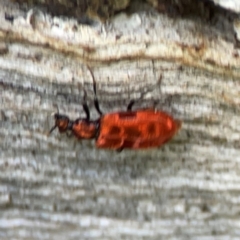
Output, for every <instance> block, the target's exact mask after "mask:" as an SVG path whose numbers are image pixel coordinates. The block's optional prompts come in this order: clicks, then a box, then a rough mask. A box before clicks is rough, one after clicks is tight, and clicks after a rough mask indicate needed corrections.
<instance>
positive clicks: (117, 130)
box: [50, 69, 181, 150]
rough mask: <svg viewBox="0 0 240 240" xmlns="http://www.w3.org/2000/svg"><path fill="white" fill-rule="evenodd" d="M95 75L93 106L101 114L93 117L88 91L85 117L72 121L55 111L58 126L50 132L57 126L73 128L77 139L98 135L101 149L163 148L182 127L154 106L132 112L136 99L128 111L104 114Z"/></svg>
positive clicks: (97, 142)
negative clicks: (100, 105)
mask: <svg viewBox="0 0 240 240" xmlns="http://www.w3.org/2000/svg"><path fill="white" fill-rule="evenodd" d="M89 70H90V69H89ZM90 72H91V70H90ZM91 74H92V72H91ZM92 77H93V84H94V85H93V87H94V93H95V99H94V105H95V108H96V110H97V112H98V113H99V115H100V117H99V118H98V119H97V120H94V121H93V120H90V112H89V109H88V106H87V104H86V102H85V97H86V93H85V96H84V102H83V109H84V111H85V113H86V118H78V119H76V120H75V121H72V120H70V119H69V118H68V116H66V115H61V114H59V113H55V114H54V118H55V125H54V126H53V127H52V129H51V130H50V133H51V132H52V131H53V130H54V129H55V128H58V129H59V132H61V133H62V132H67V131H70V132H71V133H72V134H73V135H74V136H75V137H77V138H78V139H93V138H95V140H96V146H97V147H98V148H107V149H116V150H122V149H124V148H130V149H145V148H153V147H160V146H161V145H163V144H164V143H166V142H167V141H169V140H170V139H171V138H172V137H173V136H174V135H175V134H176V132H177V131H178V130H179V129H180V127H181V121H179V120H175V119H174V118H173V117H172V116H170V115H169V114H167V113H166V112H162V111H157V110H155V109H153V108H149V109H139V110H136V111H132V106H133V104H134V101H133V100H132V101H130V103H129V104H128V107H127V111H124V112H114V113H108V114H103V113H102V112H101V110H100V108H99V103H98V100H97V97H96V82H95V79H94V76H93V74H92Z"/></svg>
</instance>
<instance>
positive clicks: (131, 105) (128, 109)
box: [127, 100, 135, 111]
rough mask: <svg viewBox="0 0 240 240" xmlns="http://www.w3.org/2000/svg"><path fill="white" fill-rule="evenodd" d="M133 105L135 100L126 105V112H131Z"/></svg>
mask: <svg viewBox="0 0 240 240" xmlns="http://www.w3.org/2000/svg"><path fill="white" fill-rule="evenodd" d="M134 103H135V100H131V101H130V102H129V104H128V105H127V111H132V107H133V105H134Z"/></svg>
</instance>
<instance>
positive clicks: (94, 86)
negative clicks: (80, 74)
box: [87, 65, 103, 116]
mask: <svg viewBox="0 0 240 240" xmlns="http://www.w3.org/2000/svg"><path fill="white" fill-rule="evenodd" d="M87 68H88V70H89V72H90V74H91V76H92V80H93V91H94V106H95V108H96V110H97V112H98V113H99V115H100V116H101V115H102V114H103V113H102V111H101V110H100V107H99V102H98V99H97V87H96V80H95V78H94V75H93V72H92V70H91V68H90V67H89V66H88V65H87Z"/></svg>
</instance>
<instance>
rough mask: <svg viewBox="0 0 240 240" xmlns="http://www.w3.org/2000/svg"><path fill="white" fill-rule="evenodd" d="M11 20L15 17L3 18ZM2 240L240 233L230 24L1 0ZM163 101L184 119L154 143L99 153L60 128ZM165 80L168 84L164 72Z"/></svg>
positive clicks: (235, 59) (239, 88)
mask: <svg viewBox="0 0 240 240" xmlns="http://www.w3.org/2000/svg"><path fill="white" fill-rule="evenodd" d="M5 12H7V13H8V14H10V15H13V16H14V20H13V21H12V22H11V21H9V20H6V19H5V18H4V13H5ZM0 22H1V25H0V36H1V39H0V41H1V43H0V54H1V55H0V92H1V95H0V110H1V111H0V113H1V114H0V121H1V122H0V124H1V125H0V148H1V152H0V206H1V209H0V238H1V239H3V240H4V239H234V238H236V239H237V238H238V237H239V231H240V228H239V211H240V205H239V202H240V200H239V193H240V184H239V183H240V177H239V176H238V175H239V172H240V167H239V162H240V157H239V156H240V151H239V131H240V128H239V126H240V117H239V103H240V94H239V93H240V85H239V78H240V74H239V72H240V71H239V66H240V60H239V53H240V52H239V49H238V48H237V46H236V40H235V36H234V32H233V22H232V21H230V20H229V18H225V17H224V16H219V20H218V22H216V23H215V24H214V25H208V24H207V23H204V22H201V21H200V20H199V19H180V18H179V19H172V18H169V17H168V16H166V15H159V14H158V13H155V12H152V13H144V12H142V13H136V14H134V15H132V16H126V15H124V14H121V15H119V16H117V17H116V18H115V19H113V20H112V22H110V23H108V24H105V25H102V24H96V25H94V26H87V25H78V23H77V22H76V21H75V20H73V19H63V18H60V17H50V16H49V15H47V14H46V13H43V12H41V11H39V10H31V11H30V12H27V13H25V12H22V11H21V10H19V9H18V8H17V6H16V5H11V4H10V3H8V2H7V1H0ZM87 65H89V66H90V67H91V68H92V69H93V72H94V75H95V78H96V81H97V93H98V97H99V100H100V104H101V107H102V109H103V111H104V112H109V111H115V110H116V111H117V110H124V109H125V108H126V105H127V103H128V102H129V100H130V99H133V98H134V99H138V98H139V97H140V96H141V93H143V92H144V93H145V94H144V99H143V100H141V102H139V103H138V104H136V108H138V107H146V106H151V104H152V103H153V101H155V102H156V101H157V102H158V105H157V107H158V108H159V109H163V110H165V111H168V112H169V113H170V114H172V115H173V116H174V117H175V118H178V119H181V120H182V121H183V127H182V129H181V130H180V132H179V133H178V134H177V135H176V136H175V137H174V139H173V140H172V141H171V142H169V143H168V144H166V145H164V146H163V147H161V148H159V149H152V150H147V151H131V150H126V151H123V152H121V153H116V152H115V151H110V150H99V149H96V148H95V146H94V141H78V140H76V139H74V138H68V137H67V136H65V135H60V134H59V133H58V132H54V133H53V134H52V135H50V136H48V135H47V133H48V131H49V129H50V128H51V126H52V125H53V124H54V122H53V119H52V117H51V113H52V112H54V111H56V106H58V108H59V111H60V112H61V113H64V114H68V115H69V116H70V117H71V118H73V119H74V118H77V117H80V116H84V114H83V110H82V106H81V102H82V97H83V87H84V88H85V89H86V91H87V95H88V102H89V106H90V110H91V114H92V118H93V119H95V118H97V113H96V111H94V107H93V91H92V79H91V76H90V74H89V72H88V70H87V67H86V66H87ZM160 76H162V79H161V82H160V81H159V77H160Z"/></svg>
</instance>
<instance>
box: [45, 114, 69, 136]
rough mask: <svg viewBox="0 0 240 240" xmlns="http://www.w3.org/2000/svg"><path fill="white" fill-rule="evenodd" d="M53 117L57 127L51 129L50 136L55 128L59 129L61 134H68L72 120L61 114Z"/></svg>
mask: <svg viewBox="0 0 240 240" xmlns="http://www.w3.org/2000/svg"><path fill="white" fill-rule="evenodd" d="M53 117H54V119H55V125H54V126H53V127H52V128H51V129H50V131H49V134H51V133H52V132H53V131H54V129H55V128H58V130H59V132H60V133H63V132H66V131H67V130H69V128H70V123H71V122H70V120H69V117H68V116H66V115H61V114H59V113H54V114H53Z"/></svg>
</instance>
